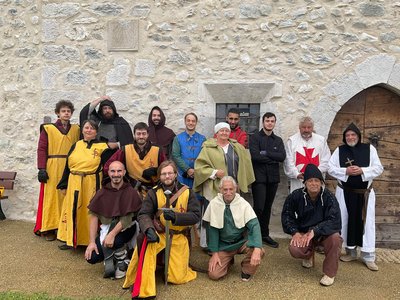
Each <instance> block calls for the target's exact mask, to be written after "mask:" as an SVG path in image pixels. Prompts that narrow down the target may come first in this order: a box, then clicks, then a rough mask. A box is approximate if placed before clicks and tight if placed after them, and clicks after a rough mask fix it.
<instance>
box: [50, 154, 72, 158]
mask: <svg viewBox="0 0 400 300" xmlns="http://www.w3.org/2000/svg"><path fill="white" fill-rule="evenodd" d="M67 157H68V155H61V154H60V155H47V158H67Z"/></svg>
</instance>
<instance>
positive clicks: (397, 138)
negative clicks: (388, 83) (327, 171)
mask: <svg viewBox="0 0 400 300" xmlns="http://www.w3.org/2000/svg"><path fill="white" fill-rule="evenodd" d="M399 115H400V96H399V95H397V94H396V93H394V92H392V91H390V90H388V89H386V88H384V87H380V86H374V87H370V88H368V89H365V90H363V91H361V92H360V93H358V94H357V95H355V96H354V97H352V98H351V99H350V100H349V101H348V102H346V103H345V104H344V105H343V106H342V108H341V109H340V111H339V112H338V113H337V114H336V117H335V120H334V121H333V124H332V127H331V130H330V133H329V137H328V144H329V148H330V149H331V151H334V149H335V148H336V147H337V146H338V145H340V144H342V137H343V134H342V133H343V130H344V129H345V128H346V127H347V126H348V125H349V124H350V123H351V122H354V123H355V124H356V125H357V127H358V128H360V130H361V135H362V142H364V143H371V144H373V145H374V146H375V147H376V149H377V151H378V155H379V158H380V160H381V163H382V165H383V166H384V169H385V171H384V172H383V174H382V175H381V176H379V177H378V178H377V179H376V180H374V183H373V186H374V190H375V193H376V211H375V212H376V243H377V245H378V246H387V247H392V248H399V247H400V196H399V195H400V153H399V151H398V149H399V146H400V118H399V117H398V116H399ZM327 185H328V187H329V188H331V189H332V190H334V188H335V186H336V180H327Z"/></svg>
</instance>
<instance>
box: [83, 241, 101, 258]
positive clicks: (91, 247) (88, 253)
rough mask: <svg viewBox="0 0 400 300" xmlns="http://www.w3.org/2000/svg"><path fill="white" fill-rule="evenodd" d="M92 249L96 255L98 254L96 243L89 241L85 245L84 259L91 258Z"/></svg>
mask: <svg viewBox="0 0 400 300" xmlns="http://www.w3.org/2000/svg"><path fill="white" fill-rule="evenodd" d="M93 251H94V252H96V254H97V255H98V254H99V249H97V245H96V243H94V242H91V243H89V245H88V246H87V248H86V251H85V259H86V260H89V259H91V258H92V252H93Z"/></svg>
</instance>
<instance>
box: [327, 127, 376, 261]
mask: <svg viewBox="0 0 400 300" xmlns="http://www.w3.org/2000/svg"><path fill="white" fill-rule="evenodd" d="M349 130H351V131H353V132H355V133H356V134H357V136H358V143H357V144H356V145H355V146H353V147H351V146H349V145H348V144H347V143H346V139H345V135H346V132H348V131H349ZM343 142H344V143H345V144H344V145H342V146H339V147H338V148H336V150H335V151H334V153H333V154H332V157H331V159H330V161H329V174H330V175H331V176H333V177H335V178H336V179H337V180H338V186H337V188H336V198H337V199H338V201H339V205H340V210H341V214H342V237H343V240H344V245H345V247H346V248H347V249H346V250H347V252H348V253H349V252H352V255H356V253H355V251H356V249H355V247H356V246H359V247H360V248H361V256H362V258H363V260H364V261H375V192H374V189H373V188H372V181H373V179H374V178H376V177H378V176H379V175H381V174H382V172H383V166H382V164H381V162H380V160H379V157H378V153H377V151H376V149H375V147H374V146H372V145H369V144H364V143H361V132H360V130H359V129H358V128H357V127H356V126H355V125H354V124H353V123H351V124H350V125H349V126H348V127H347V128H346V130H345V131H344V133H343ZM349 166H359V167H361V168H362V171H363V173H362V174H361V175H358V176H349V175H347V174H346V169H347V167H349Z"/></svg>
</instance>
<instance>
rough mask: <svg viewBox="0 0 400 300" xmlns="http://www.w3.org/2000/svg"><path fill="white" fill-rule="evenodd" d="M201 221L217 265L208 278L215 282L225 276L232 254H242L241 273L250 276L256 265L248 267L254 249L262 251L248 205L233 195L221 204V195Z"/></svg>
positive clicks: (253, 218) (255, 221) (257, 227)
mask: <svg viewBox="0 0 400 300" xmlns="http://www.w3.org/2000/svg"><path fill="white" fill-rule="evenodd" d="M203 220H204V221H206V222H207V223H208V224H209V226H208V227H207V235H208V250H209V251H210V252H212V253H214V252H218V256H219V258H220V260H221V266H220V265H217V266H216V270H214V271H213V272H209V277H210V278H211V279H219V278H221V277H223V276H225V275H226V274H227V273H228V268H229V266H230V264H231V261H232V259H233V257H234V256H235V255H236V254H241V253H245V257H244V259H243V261H242V263H241V268H242V272H243V273H245V274H248V275H250V276H251V275H254V274H255V272H256V270H257V267H258V266H252V265H251V264H250V260H251V255H252V253H253V250H254V248H261V249H262V241H261V231H260V224H259V222H258V219H257V216H256V214H255V213H254V211H253V209H252V207H251V205H250V204H249V203H248V202H247V201H246V200H245V199H244V198H242V197H241V196H240V195H239V194H238V193H236V195H235V198H234V199H233V200H232V202H231V203H229V204H227V203H225V201H224V199H223V195H222V194H220V193H218V195H217V196H216V197H215V198H214V199H212V200H211V201H210V204H209V205H208V207H207V210H206V212H205V213H204V216H203Z"/></svg>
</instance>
